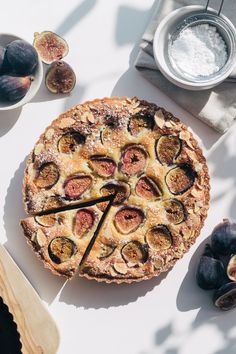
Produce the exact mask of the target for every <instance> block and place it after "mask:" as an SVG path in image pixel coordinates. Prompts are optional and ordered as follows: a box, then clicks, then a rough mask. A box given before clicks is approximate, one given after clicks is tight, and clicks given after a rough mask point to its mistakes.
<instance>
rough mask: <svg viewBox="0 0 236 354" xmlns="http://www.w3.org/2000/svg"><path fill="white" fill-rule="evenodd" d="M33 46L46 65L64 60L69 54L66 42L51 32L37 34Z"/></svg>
mask: <svg viewBox="0 0 236 354" xmlns="http://www.w3.org/2000/svg"><path fill="white" fill-rule="evenodd" d="M33 45H34V47H35V49H36V50H37V52H38V55H39V57H40V59H41V60H42V61H43V62H44V63H45V64H51V63H52V62H54V61H56V60H60V59H62V58H64V57H65V56H66V55H67V54H68V52H69V47H68V44H67V43H66V41H65V40H64V39H63V38H61V37H60V36H58V35H57V34H56V33H54V32H51V31H44V32H41V33H38V32H36V33H35V34H34V43H33Z"/></svg>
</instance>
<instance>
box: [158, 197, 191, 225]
mask: <svg viewBox="0 0 236 354" xmlns="http://www.w3.org/2000/svg"><path fill="white" fill-rule="evenodd" d="M163 206H164V208H165V212H166V218H167V220H168V221H169V222H170V223H172V224H174V225H178V224H180V223H181V222H183V221H184V220H185V219H186V210H185V207H184V205H183V204H182V203H181V202H180V201H179V200H177V199H168V200H165V201H163Z"/></svg>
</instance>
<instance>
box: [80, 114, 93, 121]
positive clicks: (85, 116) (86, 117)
mask: <svg viewBox="0 0 236 354" xmlns="http://www.w3.org/2000/svg"><path fill="white" fill-rule="evenodd" d="M80 119H81V121H82V122H83V123H86V122H89V123H94V122H95V118H94V115H93V113H92V112H90V111H87V112H84V113H83V114H82V115H81V117H80Z"/></svg>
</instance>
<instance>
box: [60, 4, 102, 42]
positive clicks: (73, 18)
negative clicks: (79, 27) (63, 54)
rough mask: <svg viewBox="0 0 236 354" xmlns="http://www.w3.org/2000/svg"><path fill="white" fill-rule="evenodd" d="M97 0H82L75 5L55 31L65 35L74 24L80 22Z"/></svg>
mask: <svg viewBox="0 0 236 354" xmlns="http://www.w3.org/2000/svg"><path fill="white" fill-rule="evenodd" d="M96 2H97V0H84V1H82V3H81V2H80V3H79V5H78V6H76V7H75V8H74V9H73V10H72V11H71V12H70V13H69V15H68V16H66V18H65V19H64V20H63V21H62V22H61V24H60V25H59V26H58V27H57V28H56V30H55V32H56V33H58V34H59V35H60V36H65V35H66V33H67V32H69V31H70V30H71V29H72V28H73V27H74V26H75V25H76V24H78V23H80V22H81V20H82V19H83V17H85V16H86V15H87V14H88V13H89V11H90V10H91V9H92V8H93V7H94V6H95V4H96Z"/></svg>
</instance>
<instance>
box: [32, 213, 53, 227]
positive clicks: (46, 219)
mask: <svg viewBox="0 0 236 354" xmlns="http://www.w3.org/2000/svg"><path fill="white" fill-rule="evenodd" d="M35 221H36V222H37V223H38V224H39V225H41V226H44V227H52V226H54V225H55V223H56V216H55V215H43V216H35Z"/></svg>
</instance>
